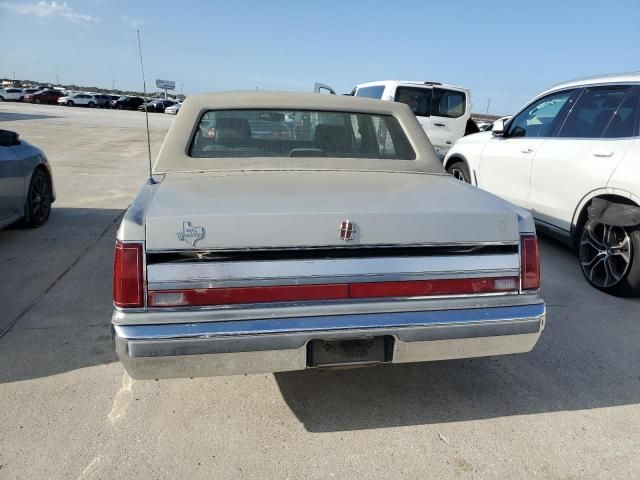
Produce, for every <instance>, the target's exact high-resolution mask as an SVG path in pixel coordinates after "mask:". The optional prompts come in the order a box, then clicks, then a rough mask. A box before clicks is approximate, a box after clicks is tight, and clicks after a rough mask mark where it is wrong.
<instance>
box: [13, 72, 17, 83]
mask: <svg viewBox="0 0 640 480" xmlns="http://www.w3.org/2000/svg"><path fill="white" fill-rule="evenodd" d="M13 81H14V82H15V81H16V72H13Z"/></svg>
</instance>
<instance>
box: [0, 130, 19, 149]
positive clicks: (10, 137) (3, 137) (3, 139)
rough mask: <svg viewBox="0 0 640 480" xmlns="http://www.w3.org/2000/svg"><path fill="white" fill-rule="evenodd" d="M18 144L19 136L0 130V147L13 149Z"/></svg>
mask: <svg viewBox="0 0 640 480" xmlns="http://www.w3.org/2000/svg"><path fill="white" fill-rule="evenodd" d="M19 144H20V135H18V134H17V133H16V132H11V131H9V130H0V146H2V147H13V146H14V145H19Z"/></svg>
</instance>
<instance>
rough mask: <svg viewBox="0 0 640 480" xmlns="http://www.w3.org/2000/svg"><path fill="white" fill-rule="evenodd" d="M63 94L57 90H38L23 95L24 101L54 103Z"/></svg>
mask: <svg viewBox="0 0 640 480" xmlns="http://www.w3.org/2000/svg"><path fill="white" fill-rule="evenodd" d="M62 96H63V93H62V92H60V91H59V90H40V91H39V92H35V93H32V94H28V95H25V97H24V101H25V102H29V103H46V104H49V105H56V104H57V103H58V99H59V98H60V97H62Z"/></svg>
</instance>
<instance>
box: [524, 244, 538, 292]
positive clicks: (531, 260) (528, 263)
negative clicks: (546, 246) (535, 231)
mask: <svg viewBox="0 0 640 480" xmlns="http://www.w3.org/2000/svg"><path fill="white" fill-rule="evenodd" d="M520 272H521V273H520V274H521V277H522V290H537V289H538V288H540V255H539V254H538V238H537V237H536V236H535V235H523V236H522V237H520Z"/></svg>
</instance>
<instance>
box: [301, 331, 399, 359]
mask: <svg viewBox="0 0 640 480" xmlns="http://www.w3.org/2000/svg"><path fill="white" fill-rule="evenodd" d="M392 356H393V337H392V336H390V335H384V336H379V337H368V338H346V339H335V340H311V341H310V342H309V343H308V344H307V366H308V367H337V366H343V365H367V364H376V363H387V362H390V361H391V359H392Z"/></svg>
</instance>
